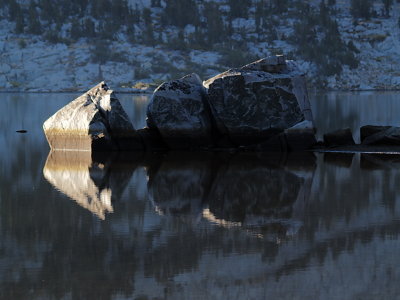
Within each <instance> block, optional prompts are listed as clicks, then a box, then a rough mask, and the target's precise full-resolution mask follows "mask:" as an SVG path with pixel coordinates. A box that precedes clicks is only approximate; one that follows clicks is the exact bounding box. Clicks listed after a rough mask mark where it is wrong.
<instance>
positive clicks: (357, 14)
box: [350, 0, 373, 19]
mask: <svg viewBox="0 0 400 300" xmlns="http://www.w3.org/2000/svg"><path fill="white" fill-rule="evenodd" d="M350 5H351V6H350V13H351V15H352V16H353V18H355V19H357V18H362V19H370V18H371V17H372V15H373V1H372V0H351V2H350Z"/></svg>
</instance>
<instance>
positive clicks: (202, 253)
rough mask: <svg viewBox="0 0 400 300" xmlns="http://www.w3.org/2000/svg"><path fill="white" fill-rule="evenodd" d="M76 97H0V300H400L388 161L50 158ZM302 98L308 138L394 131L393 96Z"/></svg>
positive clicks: (137, 111)
mask: <svg viewBox="0 0 400 300" xmlns="http://www.w3.org/2000/svg"><path fill="white" fill-rule="evenodd" d="M75 96H76V95H74V94H0V109H1V115H0V145H1V147H0V151H1V154H2V155H1V158H0V298H1V299H141V300H144V299H341V300H342V299H399V298H400V296H399V295H400V285H399V284H398V282H399V280H400V267H399V264H400V205H399V204H400V203H398V202H400V196H399V194H400V193H399V192H400V187H399V185H398V183H399V182H400V157H397V156H371V155H334V154H329V155H328V154H327V155H322V154H318V155H313V154H308V155H300V154H290V155H272V154H237V155H233V154H231V155H228V154H221V153H219V154H218V153H217V154H213V153H206V154H204V153H203V154H201V153H169V154H166V155H144V154H136V155H129V156H122V155H114V156H108V157H96V158H91V157H90V156H89V155H85V154H82V155H76V154H73V153H49V148H48V145H47V142H46V140H45V137H44V135H43V133H42V129H41V126H42V123H43V122H44V120H45V119H47V118H48V117H49V116H50V115H51V114H53V113H54V112H55V111H56V110H57V109H59V108H60V107H62V106H63V105H65V104H66V103H68V102H69V101H70V100H72V99H73V98H74V97H75ZM120 98H121V100H122V101H121V102H122V104H123V105H124V107H125V108H126V110H127V112H128V114H129V115H130V117H131V118H132V120H133V122H134V124H135V126H136V127H140V126H143V125H144V123H145V114H144V112H145V108H146V101H147V98H146V97H145V96H130V95H121V96H120ZM312 98H313V99H312V105H313V108H314V115H315V118H316V120H317V124H318V127H319V128H320V131H319V134H322V133H323V132H324V131H328V130H334V129H338V128H343V127H350V128H352V129H353V132H354V136H355V138H356V139H358V138H359V137H358V136H359V134H358V132H357V130H358V128H359V126H360V125H365V124H382V125H383V124H384V125H386V124H393V125H400V124H399V123H400V94H398V93H362V94H354V93H330V94H319V95H314V96H313V97H312ZM18 129H27V130H28V133H27V134H18V133H16V132H15V131H16V130H18Z"/></svg>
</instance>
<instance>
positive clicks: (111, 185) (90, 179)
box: [43, 151, 138, 220]
mask: <svg viewBox="0 0 400 300" xmlns="http://www.w3.org/2000/svg"><path fill="white" fill-rule="evenodd" d="M137 166H138V162H137V161H135V160H133V159H131V158H129V157H127V156H124V155H122V154H121V153H119V154H117V153H100V154H92V153H90V152H85V151H50V153H49V155H48V157H47V161H46V164H45V166H44V168H43V175H44V177H45V178H46V180H47V181H48V182H49V183H50V184H51V185H53V186H54V187H55V188H56V189H57V190H58V191H60V192H61V193H63V194H64V195H66V196H68V197H69V198H71V199H73V200H74V201H75V202H76V203H78V204H79V205H80V206H82V207H83V208H85V209H87V210H89V211H90V212H92V213H93V214H94V215H96V216H97V217H99V218H100V219H102V220H104V219H105V217H106V215H107V214H108V213H113V212H114V209H113V204H112V203H113V201H115V200H117V199H119V198H120V197H121V195H122V194H123V192H124V190H125V188H126V187H127V185H128V182H129V180H130V178H131V176H132V174H133V171H134V170H135V169H136V167H137Z"/></svg>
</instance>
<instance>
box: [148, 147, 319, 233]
mask: <svg viewBox="0 0 400 300" xmlns="http://www.w3.org/2000/svg"><path fill="white" fill-rule="evenodd" d="M292 155H293V157H287V156H281V155H280V154H277V155H276V156H274V155H272V154H268V155H265V156H264V155H260V156H258V155H254V154H237V155H226V154H210V153H207V154H206V155H201V154H191V155H188V154H186V157H184V158H183V157H182V154H179V153H172V154H170V155H168V156H167V157H166V158H165V159H164V160H163V162H162V163H161V165H160V166H159V167H158V169H157V170H156V171H153V172H152V174H153V175H152V176H150V181H149V186H148V189H149V195H150V196H151V199H152V201H153V202H154V205H155V209H156V210H157V211H158V212H159V213H161V214H169V215H173V216H179V217H181V218H182V217H185V218H189V219H190V220H191V221H192V222H197V221H200V220H201V219H203V220H207V221H208V222H211V223H213V224H216V225H220V226H224V227H233V226H238V227H243V228H246V229H250V230H252V231H256V232H257V233H262V234H269V233H274V234H283V235H290V234H294V233H295V232H297V230H298V229H299V227H300V226H301V217H302V215H303V209H304V206H305V202H306V200H307V199H308V197H309V194H310V189H311V184H312V179H313V174H314V169H315V158H314V156H313V154H310V153H307V154H302V155H299V154H292ZM296 155H297V157H294V156H296Z"/></svg>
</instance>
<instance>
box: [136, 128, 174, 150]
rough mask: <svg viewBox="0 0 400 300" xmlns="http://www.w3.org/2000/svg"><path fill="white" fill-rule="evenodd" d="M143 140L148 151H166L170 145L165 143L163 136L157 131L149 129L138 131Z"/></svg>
mask: <svg viewBox="0 0 400 300" xmlns="http://www.w3.org/2000/svg"><path fill="white" fill-rule="evenodd" d="M137 133H138V134H139V136H140V137H141V139H142V142H143V144H144V148H145V150H146V151H166V150H168V145H167V144H166V143H165V142H164V140H163V138H162V136H161V135H160V133H159V132H158V130H157V129H151V128H148V127H145V128H142V129H139V130H138V131H137Z"/></svg>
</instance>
